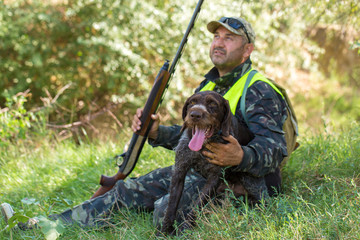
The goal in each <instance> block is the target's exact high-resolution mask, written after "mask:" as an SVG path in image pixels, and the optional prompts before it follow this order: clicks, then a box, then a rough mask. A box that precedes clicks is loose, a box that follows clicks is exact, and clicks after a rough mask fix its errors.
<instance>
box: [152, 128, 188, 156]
mask: <svg viewBox="0 0 360 240" xmlns="http://www.w3.org/2000/svg"><path fill="white" fill-rule="evenodd" d="M180 130H181V126H179V125H173V126H163V125H160V126H159V130H158V134H157V138H156V139H151V138H149V140H148V142H149V144H150V145H151V146H153V147H159V146H160V147H164V148H167V149H170V150H174V149H175V147H176V146H177V144H178V142H179V139H180V137H181V132H180Z"/></svg>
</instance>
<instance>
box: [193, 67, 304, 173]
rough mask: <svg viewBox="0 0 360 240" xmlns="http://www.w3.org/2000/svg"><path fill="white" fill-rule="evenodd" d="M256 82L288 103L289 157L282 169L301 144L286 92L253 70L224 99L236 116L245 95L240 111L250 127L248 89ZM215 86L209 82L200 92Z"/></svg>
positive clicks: (285, 124)
mask: <svg viewBox="0 0 360 240" xmlns="http://www.w3.org/2000/svg"><path fill="white" fill-rule="evenodd" d="M256 81H263V82H266V83H267V84H269V85H270V86H271V87H272V88H273V89H274V90H275V91H276V92H277V93H278V94H280V96H281V97H282V98H283V99H284V101H285V103H286V108H287V114H288V118H287V119H286V120H285V122H284V125H283V130H284V133H285V141H286V147H287V152H288V156H287V157H285V158H284V160H283V161H282V163H281V166H280V167H281V168H282V167H283V166H284V165H285V163H286V162H287V160H288V159H289V157H290V154H291V153H292V152H293V151H294V150H295V149H296V148H297V147H298V146H299V143H298V142H297V141H296V139H297V136H298V124H297V119H296V115H295V112H294V109H293V107H292V105H291V102H290V99H289V97H288V95H287V93H286V90H285V89H284V88H283V87H282V86H280V85H279V84H277V83H276V82H274V81H272V80H270V79H267V78H266V77H264V76H263V75H262V74H260V73H258V72H257V71H255V70H254V69H253V68H251V69H250V70H249V71H247V72H246V73H245V74H244V75H243V76H242V77H241V78H240V79H239V80H237V81H236V83H235V84H234V85H233V86H232V87H231V88H230V89H229V90H228V91H227V92H226V93H225V95H224V96H223V97H224V98H225V99H226V100H228V101H229V105H230V109H231V112H232V114H233V115H235V112H236V107H237V105H238V102H239V100H240V98H241V96H243V95H244V96H243V98H241V100H240V110H241V113H242V115H243V118H244V120H245V122H246V123H247V125H248V126H249V122H248V119H247V116H246V114H245V98H246V92H247V89H248V87H250V86H251V85H252V84H253V83H254V82H256ZM215 86H216V84H215V83H214V82H211V81H209V82H208V83H207V84H206V85H205V86H204V87H203V88H202V89H201V90H200V91H201V92H202V91H212V90H214V88H215Z"/></svg>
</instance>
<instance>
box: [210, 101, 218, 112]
mask: <svg viewBox="0 0 360 240" xmlns="http://www.w3.org/2000/svg"><path fill="white" fill-rule="evenodd" d="M208 106H209V108H210V109H211V110H217V107H218V105H217V104H216V103H215V102H212V101H211V102H209V103H208Z"/></svg>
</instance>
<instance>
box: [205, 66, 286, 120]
mask: <svg viewBox="0 0 360 240" xmlns="http://www.w3.org/2000/svg"><path fill="white" fill-rule="evenodd" d="M252 70H253V69H252V68H251V69H250V70H249V71H247V72H246V73H245V74H244V75H243V76H242V77H241V78H240V79H239V80H237V81H236V83H235V84H234V85H233V86H232V87H231V88H230V89H229V91H227V92H226V93H225V95H224V98H225V99H226V100H228V101H229V105H230V109H231V112H232V114H233V115H235V112H236V107H237V105H238V102H239V99H240V97H241V96H242V94H243V91H244V87H245V83H246V79H247V77H248V75H249V73H250V72H251V71H252ZM256 81H263V82H266V83H267V84H269V85H270V86H271V87H272V88H273V89H274V90H275V91H276V92H277V93H278V94H280V95H281V97H282V98H284V96H283V94H282V93H281V91H280V90H279V89H278V88H277V87H276V86H275V85H274V84H273V83H272V82H271V81H269V80H268V79H267V78H266V77H264V76H263V75H262V74H260V73H256V74H255V75H254V76H253V78H252V79H251V81H250V84H249V87H250V86H251V85H252V84H253V83H254V82H256ZM215 85H216V84H215V83H214V82H211V81H209V82H208V83H207V84H206V85H205V86H204V87H203V88H202V89H201V90H200V91H201V92H203V91H212V90H214V88H215Z"/></svg>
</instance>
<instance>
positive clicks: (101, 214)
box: [50, 166, 206, 227]
mask: <svg viewBox="0 0 360 240" xmlns="http://www.w3.org/2000/svg"><path fill="white" fill-rule="evenodd" d="M173 168H174V166H170V167H166V168H159V169H156V170H154V171H152V172H150V173H148V174H146V175H144V176H141V177H138V178H131V179H127V180H125V181H123V180H120V181H118V182H117V183H116V185H115V186H114V188H113V189H111V190H110V191H108V192H107V193H105V194H104V195H102V196H99V197H96V198H94V199H90V200H87V201H85V202H83V203H82V204H80V205H77V206H75V207H73V208H71V209H68V210H66V211H64V212H62V213H60V214H54V215H51V216H50V218H51V219H60V220H62V222H64V223H65V224H73V223H77V224H80V225H81V226H97V225H103V224H104V223H105V222H106V219H108V218H109V216H110V215H111V214H112V213H115V212H116V211H121V209H124V208H127V209H136V210H144V211H153V216H154V217H153V223H154V225H155V226H157V227H158V226H160V224H161V222H162V220H163V218H164V215H165V212H166V208H167V203H168V199H169V189H170V182H171V176H172V172H173ZM205 182H206V180H205V178H203V177H202V176H201V175H199V174H198V173H196V172H195V171H194V170H191V171H189V172H188V174H187V176H186V179H185V186H184V194H183V195H182V198H181V200H180V203H179V208H178V212H177V219H176V220H177V222H178V223H181V222H183V219H184V217H185V216H186V215H187V214H188V213H189V212H190V210H191V208H192V203H193V202H195V200H196V199H197V198H198V196H199V194H198V193H199V189H201V188H202V187H203V186H204V184H205Z"/></svg>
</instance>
